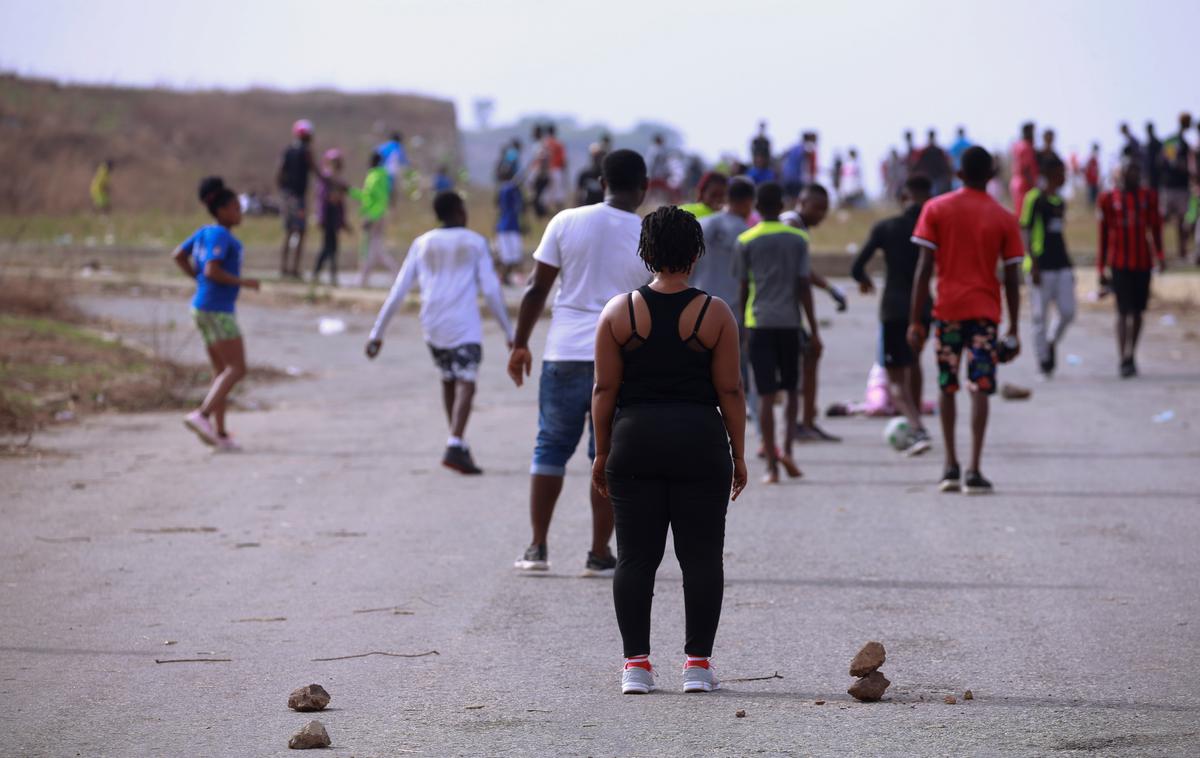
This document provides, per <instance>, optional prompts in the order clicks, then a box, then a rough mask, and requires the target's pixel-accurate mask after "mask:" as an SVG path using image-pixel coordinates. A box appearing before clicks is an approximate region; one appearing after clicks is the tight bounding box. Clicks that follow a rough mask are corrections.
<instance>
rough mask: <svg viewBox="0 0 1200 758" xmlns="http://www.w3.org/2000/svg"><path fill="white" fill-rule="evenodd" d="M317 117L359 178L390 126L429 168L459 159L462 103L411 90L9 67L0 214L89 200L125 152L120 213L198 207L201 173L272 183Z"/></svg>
mask: <svg viewBox="0 0 1200 758" xmlns="http://www.w3.org/2000/svg"><path fill="white" fill-rule="evenodd" d="M301 117H303V118H308V119H310V120H311V121H312V122H313V123H314V125H315V127H316V146H317V149H318V150H321V151H323V150H325V149H326V148H329V147H334V146H336V147H340V148H341V149H342V150H343V151H345V153H346V154H347V169H348V174H349V176H350V177H351V178H354V179H357V178H358V177H361V176H362V174H363V173H364V172H365V164H366V156H367V154H368V153H369V152H370V150H371V149H372V148H373V147H374V146H375V145H377V144H378V143H379V142H380V141H382V140H383V139H385V138H386V134H387V133H389V132H391V131H392V130H393V129H399V130H400V131H402V132H403V133H404V134H405V136H406V139H407V142H408V147H409V155H410V157H411V158H412V160H413V162H414V163H415V164H416V166H417V167H418V168H419V169H421V170H422V171H423V172H429V171H431V170H432V169H433V168H434V166H435V165H436V164H437V163H439V162H441V161H450V162H456V160H457V156H458V151H459V146H458V132H457V128H456V124H455V112H454V104H453V103H451V102H448V101H445V100H437V99H434V98H429V97H418V96H413V95H392V94H344V93H341V92H334V91H328V90H318V91H311V92H295V93H289V92H278V91H273V90H247V91H242V92H225V91H217V90H211V91H194V92H186V91H172V90H160V89H132V88H117V87H92V86H76V85H70V86H68V85H59V84H57V83H54V82H50V81H44V80H37V79H24V78H19V77H16V76H11V75H5V76H0V213H69V212H74V211H81V210H87V209H88V208H90V199H89V195H88V186H89V183H90V182H91V177H92V173H93V172H94V171H95V169H96V166H97V165H98V164H99V162H100V161H101V160H103V159H105V158H112V159H113V160H114V161H116V169H115V171H114V172H113V178H112V196H113V205H114V208H115V209H116V210H118V211H119V210H122V209H124V210H128V209H130V208H137V209H139V210H147V209H153V210H164V211H191V210H194V206H195V195H194V190H195V182H196V180H197V179H199V177H201V176H203V175H205V174H221V175H222V176H224V177H225V178H226V180H227V181H228V182H229V183H230V185H231V186H233V187H236V188H238V189H239V190H245V191H250V190H257V191H272V190H274V175H275V170H276V167H277V164H278V160H279V156H280V153H281V152H282V150H283V148H284V147H285V145H286V144H287V141H288V139H289V130H290V128H291V124H292V122H293V121H294V120H295V119H297V118H301Z"/></svg>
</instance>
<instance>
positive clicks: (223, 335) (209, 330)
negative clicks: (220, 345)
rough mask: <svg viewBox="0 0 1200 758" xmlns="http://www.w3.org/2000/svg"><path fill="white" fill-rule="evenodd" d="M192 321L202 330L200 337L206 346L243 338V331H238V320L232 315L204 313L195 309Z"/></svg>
mask: <svg viewBox="0 0 1200 758" xmlns="http://www.w3.org/2000/svg"><path fill="white" fill-rule="evenodd" d="M192 321H194V322H196V328H197V329H199V330H200V336H201V337H203V338H204V344H205V345H211V344H213V343H214V342H224V341H225V340H236V339H239V338H240V337H241V336H242V332H241V330H240V329H238V325H237V319H236V318H234V317H233V314H232V313H226V312H224V311H202V310H199V309H197V308H193V309H192Z"/></svg>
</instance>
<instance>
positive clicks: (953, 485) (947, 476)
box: [938, 465, 962, 492]
mask: <svg viewBox="0 0 1200 758" xmlns="http://www.w3.org/2000/svg"><path fill="white" fill-rule="evenodd" d="M961 478H962V474H961V473H960V472H959V470H958V466H957V465H955V466H947V467H946V470H945V472H943V473H942V481H941V483H939V484H938V489H939V490H941V491H942V492H959V491H961V490H962V484H961V483H960V482H959V479H961Z"/></svg>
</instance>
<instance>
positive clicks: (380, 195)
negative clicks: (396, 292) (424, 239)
mask: <svg viewBox="0 0 1200 758" xmlns="http://www.w3.org/2000/svg"><path fill="white" fill-rule="evenodd" d="M390 196H391V189H390V184H389V179H388V172H387V169H385V168H384V167H383V158H382V157H380V155H379V153H376V152H372V153H371V162H370V169H369V170H368V171H367V178H366V179H364V180H363V186H362V189H358V188H357V187H351V188H350V197H352V198H353V199H355V200H357V201H358V202H359V203H361V204H362V208H361V210H360V211H359V214H360V215H361V216H362V220H363V231H364V232H365V234H363V243H362V244H363V248H364V250H365V255H364V256H363V263H362V269H361V272H360V274H359V282H358V286H360V287H366V286H367V279H368V278H369V277H370V276H371V269H373V268H375V266H376V265H380V266H383V267H384V268H386V269H387V270H388V271H390V272H391V274H392V276H393V277H394V276H396V274H397V273H398V272H399V271H400V264H399V263H396V259H395V258H393V257H392V256H391V255H390V254H389V253H388V251H387V247H386V245H387V240H386V239H385V238H384V232H385V231H386V223H385V219H386V218H387V210H388V201H389V198H390Z"/></svg>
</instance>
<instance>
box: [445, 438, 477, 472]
mask: <svg viewBox="0 0 1200 758" xmlns="http://www.w3.org/2000/svg"><path fill="white" fill-rule="evenodd" d="M442 465H443V466H445V467H446V468H448V469H453V470H455V471H457V472H458V473H460V474H467V475H475V474H482V473H483V469H481V468H479V467H478V466H476V465H475V459H474V458H472V457H471V451H470V450H468V449H467V448H465V447H458V446H457V445H451V446H449V447H447V448H446V454H445V455H443V456H442Z"/></svg>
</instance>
